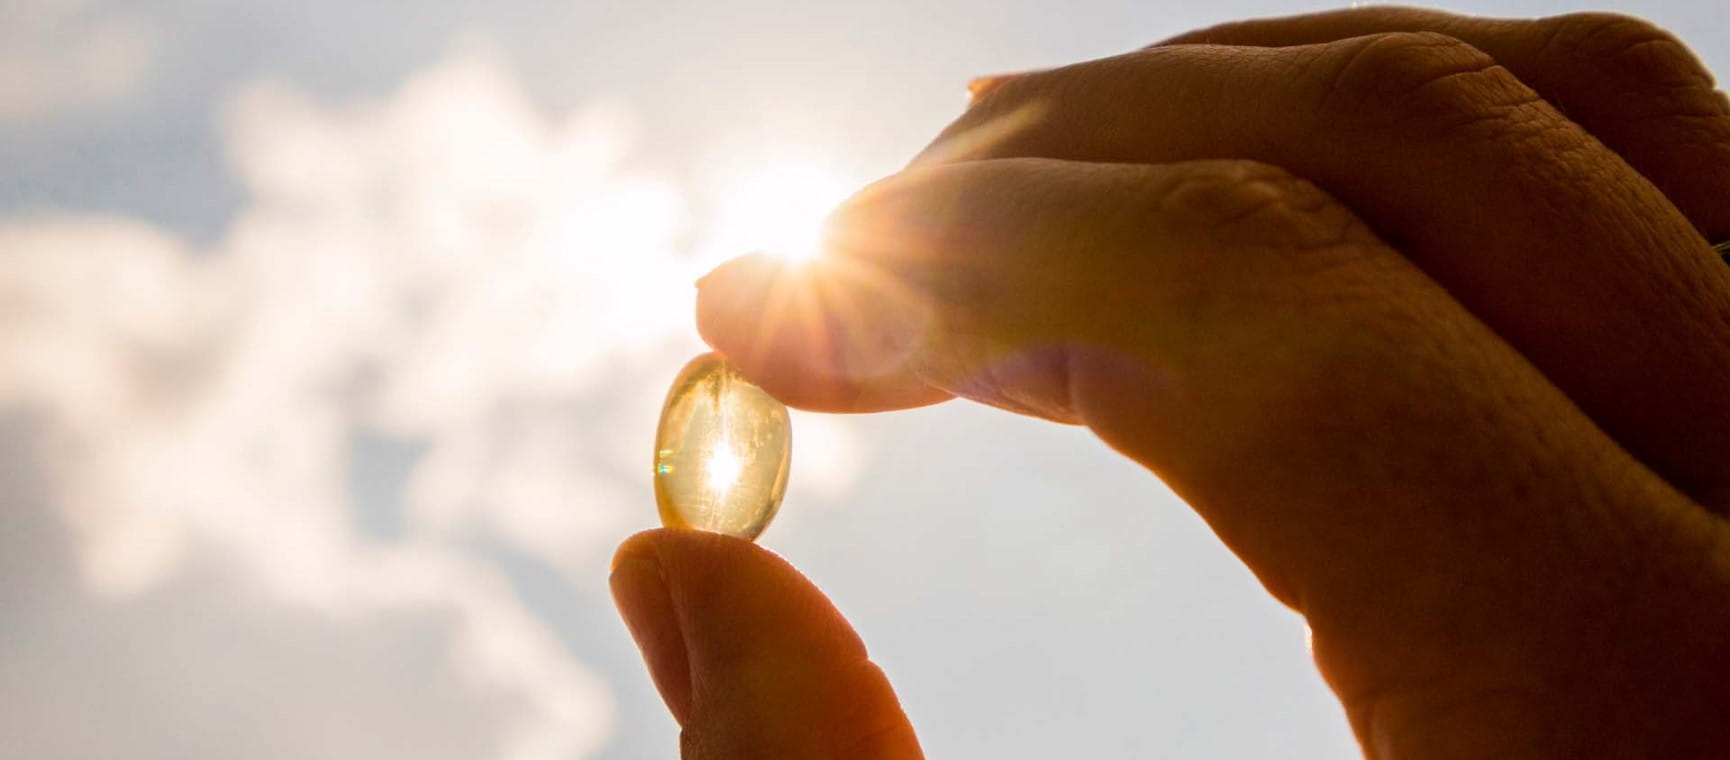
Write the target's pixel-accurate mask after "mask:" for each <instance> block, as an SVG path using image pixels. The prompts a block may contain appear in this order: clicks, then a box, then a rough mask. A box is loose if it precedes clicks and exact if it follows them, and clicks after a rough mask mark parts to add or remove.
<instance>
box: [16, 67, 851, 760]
mask: <svg viewBox="0 0 1730 760" xmlns="http://www.w3.org/2000/svg"><path fill="white" fill-rule="evenodd" d="M221 126H222V134H223V137H224V143H225V146H226V155H227V158H228V162H229V164H230V166H231V167H232V169H233V171H234V173H235V175H236V176H237V177H238V178H239V179H240V181H241V182H242V183H243V184H244V186H245V188H246V189H247V190H248V192H249V193H250V195H251V198H252V200H251V202H250V203H249V204H248V205H247V206H246V207H245V208H244V209H243V210H242V211H241V212H240V213H239V214H238V216H237V217H236V218H235V219H234V220H233V222H232V224H231V226H230V228H229V230H228V232H227V234H226V235H225V237H223V238H222V239H221V240H220V241H218V242H217V243H216V244H214V245H212V246H211V247H209V248H208V249H194V248H193V247H191V246H189V245H188V244H187V243H185V242H183V241H181V240H179V239H177V238H176V237H174V236H173V235H171V234H169V233H167V232H165V231H163V230H161V229H158V228H156V227H154V226H153V225H151V224H148V223H146V222H142V221H138V220H132V219H124V218H115V217H108V216H96V215H84V214H77V213H59V214H34V215H29V216H19V217H14V218H10V219H0V259H3V262H4V263H3V266H0V304H3V306H0V407H10V408H14V409H22V410H27V411H28V413H29V415H30V419H32V420H34V421H36V423H37V424H36V425H35V427H36V429H37V431H38V434H37V435H36V436H35V448H36V450H37V452H38V455H39V458H40V459H39V461H40V462H41V467H42V475H43V477H44V480H45V484H44V489H45V492H46V497H45V499H46V500H47V501H48V502H50V503H52V505H53V509H54V510H55V513H56V514H57V515H58V516H59V519H60V521H61V523H62V524H63V525H64V526H65V529H66V530H67V532H68V535H69V537H70V545H69V553H70V557H71V560H72V561H73V562H74V564H75V567H76V570H77V577H78V578H79V579H80V583H81V584H82V587H83V589H84V590H83V591H81V592H80V593H85V594H91V595H93V596H92V597H91V598H92V599H93V600H94V601H93V602H91V603H92V604H96V605H98V606H100V605H152V604H160V603H161V600H162V599H165V598H174V597H175V596H176V595H178V594H182V593H185V592H184V590H185V589H186V588H189V587H196V588H205V587H206V586H209V585H211V584H213V583H215V581H213V580H212V579H213V577H214V578H219V579H220V580H221V581H222V582H221V583H218V584H216V587H218V588H220V589H225V590H224V591H221V592H220V593H218V592H210V593H208V594H205V595H204V596H200V597H199V599H200V600H202V601H200V602H198V604H199V605H203V607H201V609H203V610H204V611H203V614H204V615H213V616H217V617H218V618H221V617H222V616H237V615H242V614H243V613H242V612H240V611H239V610H243V609H249V608H250V607H251V606H252V605H256V604H259V603H261V602H263V603H267V604H268V605H269V606H270V608H271V609H273V610H275V612H272V613H270V614H274V615H279V616H282V615H286V616H289V619H294V620H302V619H320V620H329V621H334V623H333V624H334V625H338V626H339V627H342V630H345V631H349V632H350V633H348V634H343V635H346V636H350V638H347V639H345V638H343V637H342V635H337V634H327V635H329V636H330V639H329V641H328V642H326V643H328V644H329V645H330V646H342V645H343V642H345V641H350V640H351V639H352V640H356V641H368V640H373V639H372V638H369V637H373V636H374V634H371V633H367V632H368V631H375V630H379V627H380V626H387V627H388V626H390V625H395V623H393V622H392V621H404V620H412V621H419V622H418V623H417V625H420V626H423V627H427V626H430V627H432V628H433V629H435V630H436V631H438V634H437V636H436V638H437V640H438V641H440V642H442V644H441V647H440V649H439V651H440V652H442V654H440V655H438V656H437V657H435V658H433V659H432V660H431V661H430V662H429V663H428V664H427V666H428V667H437V668H442V669H444V672H447V673H448V674H450V677H451V678H453V679H455V680H456V681H457V682H460V683H461V684H465V685H466V686H465V687H464V688H466V689H468V690H469V691H470V692H472V693H473V694H476V695H483V696H484V697H485V698H487V699H491V700H495V701H496V700H503V702H504V703H507V704H509V705H511V706H512V708H511V710H510V711H509V713H510V714H511V715H513V716H515V717H514V718H513V719H512V720H510V721H507V722H505V724H504V725H503V726H501V727H500V735H501V737H502V738H499V739H498V740H497V742H496V744H497V745H498V746H497V752H498V756H500V757H506V758H522V759H523V760H532V759H534V758H554V757H558V758H570V757H584V756H588V755H589V754H591V753H592V752H594V751H596V750H597V749H598V748H599V747H601V746H602V745H603V744H604V743H605V742H606V741H607V739H608V737H609V734H610V732H611V730H612V724H613V715H612V713H613V709H614V707H613V703H612V700H611V697H610V695H609V692H608V689H607V688H606V686H605V684H603V683H601V682H600V681H599V680H598V679H597V678H596V677H595V676H594V675H592V674H591V673H590V671H589V670H588V669H586V668H585V667H584V666H583V665H582V664H581V663H580V662H579V661H578V660H577V658H576V657H574V656H573V655H572V653H571V652H569V651H568V650H567V649H566V647H565V646H564V644H563V643H562V642H561V639H560V637H559V635H558V632H557V631H555V630H553V629H552V628H551V627H549V626H548V625H547V624H546V623H545V622H544V621H542V620H541V619H540V618H538V617H537V616H536V613H535V611H534V610H533V609H531V608H530V607H529V606H528V605H526V604H525V603H524V601H523V600H522V599H521V598H520V597H519V596H518V594H517V593H516V591H515V589H514V587H513V585H512V583H511V579H510V577H509V576H508V575H507V574H506V573H505V572H504V571H503V570H502V569H501V568H500V567H498V566H496V565H495V564H494V560H492V559H490V558H489V556H488V555H487V554H486V553H485V552H483V551H480V550H478V549H477V548H476V546H477V543H476V542H477V540H479V539H488V540H492V541H496V542H498V543H499V544H500V545H502V546H503V547H505V548H507V549H508V550H509V551H512V552H516V553H519V554H521V555H524V556H528V557H532V558H535V559H536V560H539V561H541V562H544V563H546V564H547V565H549V566H552V567H554V568H557V569H559V570H561V571H562V572H564V573H565V574H566V577H567V578H569V579H570V582H573V583H584V582H593V579H598V578H599V577H600V576H601V575H604V562H605V553H606V551H607V550H608V549H609V548H610V544H611V542H612V541H613V540H614V539H616V538H617V537H618V536H619V535H621V534H622V533H624V532H625V531H627V530H628V528H629V526H631V525H633V524H642V523H643V522H644V517H645V516H647V515H652V514H653V510H652V508H651V507H649V506H647V501H646V499H645V498H644V494H646V491H647V488H646V485H647V484H646V476H645V470H646V464H645V462H646V459H647V456H648V453H649V451H650V449H651V446H650V442H649V441H648V440H647V437H648V436H649V435H650V434H652V415H653V410H654V406H655V405H656V404H658V401H659V399H658V388H659V386H660V384H661V383H664V382H665V380H666V374H667V373H669V372H670V371H671V369H672V368H674V367H676V366H677V365H678V364H679V363H680V362H682V360H683V359H684V358H685V355H686V354H688V353H689V352H691V351H693V350H695V344H694V341H693V339H692V337H691V336H690V333H691V329H690V325H689V319H690V298H691V292H692V291H691V286H690V283H691V282H692V280H693V279H694V278H695V276H696V274H698V272H699V271H700V269H702V268H703V267H704V265H705V264H706V263H708V262H703V261H699V260H697V259H696V258H694V257H691V256H688V255H685V254H683V253H682V252H681V251H682V250H684V249H686V248H687V247H688V246H686V245H685V243H684V240H685V237H686V236H687V235H688V234H689V231H688V230H687V229H686V218H687V213H686V210H685V201H684V197H683V195H682V193H681V192H680V190H679V188H678V187H677V186H676V185H674V184H673V183H671V182H670V181H668V180H666V179H664V178H661V177H659V176H656V175H654V174H652V173H650V172H647V171H644V170H641V169H638V168H634V167H633V166H632V165H631V164H630V163H629V162H627V160H626V159H627V157H628V156H629V154H630V150H631V148H630V145H629V140H628V138H629V135H630V133H631V131H632V129H631V126H630V123H629V119H628V116H627V115H626V114H625V112H624V111H623V110H622V109H620V108H617V107H609V106H605V105H597V106H594V107H591V108H587V109H581V110H578V111H576V112H574V113H571V114H568V115H562V116H557V117H552V116H548V115H547V114H544V113H543V112H541V111H540V110H539V109H537V108H536V107H535V106H534V105H533V104H532V103H531V102H530V101H529V100H528V98H527V97H526V96H525V95H524V94H523V93H522V92H521V91H520V90H519V89H518V87H517V86H516V84H515V83H514V81H513V80H512V79H511V77H510V76H508V75H507V74H506V73H505V72H504V71H503V70H502V69H501V68H500V67H499V66H497V65H496V64H495V63H493V62H491V61H490V60H489V59H487V58H485V57H483V56H462V57H457V58H453V59H451V60H449V61H447V62H445V63H442V64H439V65H437V66H434V67H432V68H430V69H427V70H425V71H423V72H421V73H420V74H418V75H416V76H415V77H413V78H412V79H411V80H410V81H408V82H407V83H406V84H404V85H403V86H402V87H401V88H400V89H399V90H398V91H397V92H395V93H394V94H391V95H390V96H389V97H386V98H382V99H378V100H373V101H366V102H351V103H337V104H332V103H326V102H323V101H321V100H319V99H317V98H315V97H311V96H309V95H307V94H305V93H302V92H300V91H298V90H296V89H295V88H293V87H290V86H287V85H284V84H281V83H272V82H258V83H254V84H251V85H248V86H246V87H244V88H243V89H242V90H241V91H239V92H238V93H237V94H236V95H235V97H234V98H233V99H232V100H231V101H230V102H229V104H228V106H227V107H226V108H225V109H224V111H223V115H222V122H221ZM645 389H656V391H657V392H656V393H649V392H646V391H645ZM831 428H834V429H831ZM815 432H816V435H815V440H817V441H819V442H822V443H824V448H825V450H828V451H846V450H848V449H847V439H846V435H847V433H846V431H845V429H844V428H839V427H834V426H829V427H824V426H818V428H817V429H815ZM364 437H370V438H371V439H376V440H383V441H394V442H401V443H402V444H403V445H404V446H408V447H410V448H412V449H413V450H414V451H415V452H418V453H417V454H415V455H413V456H410V457H409V461H410V464H409V465H408V469H407V473H406V476H405V478H404V480H403V482H402V483H401V484H400V487H398V488H395V489H394V491H395V493H394V496H392V495H389V494H387V495H386V496H385V497H380V496H370V497H366V498H365V499H363V498H361V497H358V496H357V494H356V491H355V489H354V488H353V486H352V482H353V480H354V476H355V474H356V472H357V471H363V470H366V469H367V468H369V467H374V466H375V463H371V462H369V461H368V460H367V456H368V454H367V453H366V452H365V451H363V450H361V448H363V447H361V446H360V444H358V443H357V441H358V440H360V439H361V438H364ZM631 453H636V454H640V456H630V454H631ZM639 460H642V461H639ZM825 461H827V464H824V462H825ZM814 464H817V465H818V467H817V468H816V470H814V473H815V474H817V475H818V481H820V482H814V483H813V485H812V488H814V489H816V492H822V489H823V488H824V487H825V486H824V485H823V484H824V483H827V484H828V486H827V488H829V489H830V490H831V491H832V490H833V489H834V487H835V484H836V483H838V482H840V481H842V480H844V479H847V478H851V477H852V473H853V470H852V469H850V467H849V466H848V465H847V464H846V463H845V462H842V461H837V460H834V458H833V457H830V458H829V460H825V459H823V458H822V457H818V458H816V459H814ZM381 499H382V500H383V501H385V502H389V503H370V502H369V501H368V500H371V502H377V501H380V500H381ZM367 510H373V511H379V510H382V511H385V512H389V513H391V514H393V515H396V516H397V517H399V518H400V519H398V520H397V521H396V522H397V524H398V526H399V528H400V530H397V531H395V534H394V535H389V536H384V535H376V534H375V533H374V532H370V531H368V530H366V529H365V528H364V520H361V519H359V518H358V517H357V515H359V514H361V513H363V512H364V511H367ZM483 543H484V542H483ZM213 573H214V576H213V575H212V574H213ZM242 600H245V601H242ZM114 609H118V608H114ZM245 614H248V615H250V614H255V613H245ZM355 637H358V638H355ZM248 641H251V639H247V640H246V641H240V642H236V643H235V644H234V646H237V647H242V650H241V651H247V650H245V649H244V648H245V647H247V646H253V647H255V648H257V649H258V651H260V652H265V653H268V652H269V651H270V647H272V646H278V644H271V643H269V642H267V641H264V640H263V639H260V640H259V641H258V642H253V643H250V644H249V643H248ZM311 646H315V647H316V646H319V645H318V644H316V643H315V644H311ZM11 654H12V655H13V656H18V652H16V651H14V652H12V653H11ZM63 655H64V653H61V654H60V655H53V654H49V655H46V656H49V657H50V658H52V657H53V656H63ZM131 656H133V657H135V658H145V659H148V658H149V657H151V656H152V653H150V652H144V651H140V652H136V653H134V654H133V655H131ZM261 657H263V658H264V660H265V661H270V659H269V656H268V654H264V655H261ZM241 659H243V660H246V659H247V658H245V657H242V658H241ZM248 661H249V662H252V660H248ZM260 667H263V666H260ZM267 670H268V668H267ZM277 675H283V674H281V673H278V674H277ZM261 677H263V676H261ZM379 678H386V676H385V675H380V676H379ZM220 680H221V679H216V682H217V683H218V684H219V683H220ZM409 680H410V681H412V679H409ZM203 683H205V681H203V680H199V679H197V678H193V677H191V676H188V679H187V681H186V683H185V684H181V686H180V688H184V689H192V690H194V691H196V690H197V689H199V688H203V687H200V686H199V684H203ZM388 683H389V682H388V681H387V682H386V684H387V685H386V686H382V687H380V688H382V689H385V690H386V691H387V692H388V690H389V686H388ZM208 688H210V689H220V688H221V687H220V686H219V685H211V686H209V687H208ZM19 698H21V697H19ZM402 698H403V699H405V700H415V699H418V698H419V697H418V696H417V695H415V694H403V695H402ZM92 709H94V708H92ZM116 709H118V708H116ZM128 709H139V708H138V707H137V706H136V705H135V706H133V707H132V708H128ZM142 709H145V710H150V709H151V708H150V706H149V705H148V704H146V705H145V706H144V707H143V708H142ZM285 714H286V713H285ZM83 717H84V718H86V719H88V720H96V718H97V716H83ZM161 717H162V718H163V720H164V721H166V723H165V725H163V726H160V727H159V730H160V731H163V732H176V731H180V732H188V733H197V732H200V731H208V730H209V727H208V726H200V725H174V724H173V723H172V721H173V719H174V715H173V714H171V712H169V711H164V712H163V715H162V716H161ZM256 730H257V731H261V732H268V731H284V730H288V727H287V726H283V725H261V726H259V727H257V728H256ZM451 730H453V731H455V730H459V729H457V728H456V727H452V729H451ZM463 730H467V729H463ZM368 746H370V745H368ZM348 754H352V752H348ZM369 756H373V755H370V754H369Z"/></svg>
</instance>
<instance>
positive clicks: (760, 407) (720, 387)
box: [655, 354, 793, 539]
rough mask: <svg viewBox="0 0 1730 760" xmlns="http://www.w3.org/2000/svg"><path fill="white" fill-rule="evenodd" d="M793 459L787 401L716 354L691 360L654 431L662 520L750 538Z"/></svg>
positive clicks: (783, 485) (769, 516) (771, 508)
mask: <svg viewBox="0 0 1730 760" xmlns="http://www.w3.org/2000/svg"><path fill="white" fill-rule="evenodd" d="M792 459H793V426H792V424H791V423H790V422H789V421H788V419H787V407H785V406H783V405H782V404H781V402H779V401H776V400H775V399H774V397H772V396H770V395H769V394H768V393H765V392H764V391H763V389H762V388H758V387H757V386H755V385H752V384H751V382H750V381H748V380H746V379H745V378H744V377H741V376H740V375H739V370H738V368H736V367H734V366H733V365H732V364H729V363H728V362H727V360H725V359H723V358H721V357H720V356H717V355H715V354H704V355H702V356H699V357H697V358H695V359H692V360H691V361H690V363H688V364H686V365H685V368H684V369H682V370H679V376H678V377H677V378H676V379H674V380H673V387H672V389H670V390H668V391H667V402H666V404H664V405H662V407H661V424H660V427H659V428H658V429H657V430H656V431H655V502H656V503H657V504H658V505H659V506H660V510H661V522H662V523H663V524H665V525H667V526H668V527H673V528H696V529H698V530H707V531H714V532H716V533H725V534H727V535H730V536H738V537H739V538H744V539H754V538H756V537H757V535H758V534H759V533H762V532H763V529H764V528H767V527H769V521H770V520H773V519H774V518H775V512H776V510H778V509H780V508H781V495H782V494H783V493H785V492H786V490H787V472H788V469H789V467H790V466H791V464H792Z"/></svg>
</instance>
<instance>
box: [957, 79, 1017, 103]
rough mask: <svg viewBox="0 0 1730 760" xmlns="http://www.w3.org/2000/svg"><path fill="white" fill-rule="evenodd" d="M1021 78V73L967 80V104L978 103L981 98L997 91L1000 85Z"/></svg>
mask: <svg viewBox="0 0 1730 760" xmlns="http://www.w3.org/2000/svg"><path fill="white" fill-rule="evenodd" d="M1019 76H1021V74H1020V73H1010V74H988V75H986V76H982V77H974V78H972V79H969V80H967V102H968V103H970V104H971V103H977V102H978V101H979V99H980V98H983V97H985V96H986V95H987V94H988V93H990V92H991V91H992V90H995V89H997V87H998V85H1001V84H1003V83H1004V82H1007V81H1009V80H1011V79H1014V78H1016V77H1019Z"/></svg>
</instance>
